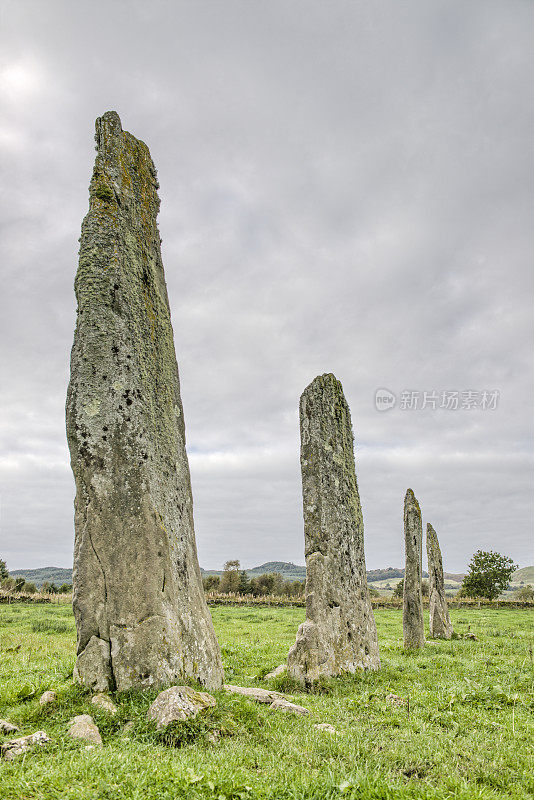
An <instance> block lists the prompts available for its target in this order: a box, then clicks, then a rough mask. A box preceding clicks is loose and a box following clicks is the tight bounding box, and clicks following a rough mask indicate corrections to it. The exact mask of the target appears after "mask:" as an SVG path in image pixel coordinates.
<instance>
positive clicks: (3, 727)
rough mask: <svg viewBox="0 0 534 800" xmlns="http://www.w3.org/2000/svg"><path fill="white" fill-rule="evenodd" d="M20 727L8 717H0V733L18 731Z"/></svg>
mask: <svg viewBox="0 0 534 800" xmlns="http://www.w3.org/2000/svg"><path fill="white" fill-rule="evenodd" d="M18 730H19V729H18V728H17V726H16V725H13V723H12V722H9V720H7V719H0V733H16V732H17V731H18Z"/></svg>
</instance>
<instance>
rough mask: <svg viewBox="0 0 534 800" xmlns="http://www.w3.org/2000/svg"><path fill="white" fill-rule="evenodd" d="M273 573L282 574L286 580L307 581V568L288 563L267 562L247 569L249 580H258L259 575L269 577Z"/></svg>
mask: <svg viewBox="0 0 534 800" xmlns="http://www.w3.org/2000/svg"><path fill="white" fill-rule="evenodd" d="M271 572H278V573H280V575H283V576H284V578H285V579H286V580H291V581H303V580H305V579H306V567H301V566H299V565H298V564H292V563H291V562H287V561H266V562H265V564H260V566H259V567H253V568H252V569H247V574H248V576H249V578H257V577H258V576H259V575H268V574H269V573H271Z"/></svg>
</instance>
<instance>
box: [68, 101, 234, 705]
mask: <svg viewBox="0 0 534 800" xmlns="http://www.w3.org/2000/svg"><path fill="white" fill-rule="evenodd" d="M95 139H96V144H97V147H96V149H97V156H96V161H95V167H94V171H93V177H92V179H91V184H90V188H89V193H90V201H89V212H88V214H87V216H86V217H85V219H84V221H83V224H82V236H81V239H80V242H81V244H80V254H79V267H78V272H77V275H76V281H75V290H76V297H77V300H78V312H77V323H76V332H75V334H74V345H73V348H72V356H71V378H70V384H69V390H68V396H67V437H68V442H69V448H70V453H71V464H72V470H73V472H74V478H75V481H76V500H75V530H76V536H75V551H74V576H73V580H74V599H73V605H74V614H75V618H76V627H77V633H78V658H77V661H76V667H75V677H76V679H77V680H78V681H79V682H81V683H83V684H85V685H87V686H89V687H90V688H91V689H92V690H93V691H94V692H106V691H109V690H113V689H117V690H120V691H122V690H125V689H128V688H130V687H134V686H150V685H153V684H154V685H156V684H168V683H172V682H174V681H175V680H176V679H177V678H178V677H180V676H182V677H183V676H188V677H192V678H196V679H198V680H199V681H201V682H202V683H203V684H205V685H206V686H209V687H212V688H217V687H219V686H220V685H221V684H222V679H223V670H222V663H221V656H220V650H219V646H218V643H217V640H216V638H215V632H214V629H213V625H212V621H211V617H210V614H209V611H208V607H207V605H206V601H205V599H204V593H203V590H202V581H201V576H200V569H199V566H198V559H197V552H196V545H195V535H194V528H193V501H192V495H191V483H190V477H189V466H188V461H187V455H186V451H185V428H184V416H183V411H182V403H181V400H180V384H179V379H178V367H177V364H176V355H175V352H174V341H173V332H172V326H171V317H170V311H169V301H168V297H167V288H166V285H165V276H164V273H163V264H162V260H161V251H160V242H161V240H160V238H159V231H158V228H157V224H156V216H157V213H158V209H159V198H158V194H157V189H158V188H159V185H158V181H157V177H156V170H155V168H154V165H153V163H152V159H151V157H150V153H149V150H148V148H147V146H146V145H145V144H144V143H143V142H141V141H139V140H138V139H136V138H135V137H134V136H132V135H131V134H130V133H127V132H126V131H123V130H122V126H121V121H120V119H119V117H118V115H117V114H116V113H115V112H114V111H109V112H107V113H106V114H104V116H103V117H100V118H99V119H97V121H96V137H95Z"/></svg>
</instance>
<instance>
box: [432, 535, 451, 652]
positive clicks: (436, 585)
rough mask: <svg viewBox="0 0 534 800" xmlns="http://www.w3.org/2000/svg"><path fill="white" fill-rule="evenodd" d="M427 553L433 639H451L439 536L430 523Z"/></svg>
mask: <svg viewBox="0 0 534 800" xmlns="http://www.w3.org/2000/svg"><path fill="white" fill-rule="evenodd" d="M426 552H427V556H428V593H429V608H430V635H431V636H432V638H433V639H451V638H452V634H453V628H452V622H451V618H450V617H449V609H448V608H447V598H446V597H445V581H444V580H443V562H442V560H441V550H440V547H439V541H438V535H437V533H436V531H435V530H434V528H433V527H432V525H431V524H430V522H427V526H426Z"/></svg>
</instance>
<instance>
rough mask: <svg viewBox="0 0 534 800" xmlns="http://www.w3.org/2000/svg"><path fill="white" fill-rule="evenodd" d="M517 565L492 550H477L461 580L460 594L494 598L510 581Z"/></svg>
mask: <svg viewBox="0 0 534 800" xmlns="http://www.w3.org/2000/svg"><path fill="white" fill-rule="evenodd" d="M516 569H517V565H516V564H514V562H513V560H512V559H511V558H509V557H508V556H503V555H501V553H495V552H494V551H493V550H488V551H486V550H477V552H476V553H475V554H474V555H473V557H472V559H471V561H470V563H469V567H468V572H467V575H466V576H465V578H464V579H463V581H462V587H461V589H460V596H463V597H486V598H487V599H488V600H495V598H496V597H498V596H499V595H500V593H501V592H502V591H504V589H506V587H507V586H508V584H509V583H510V579H511V577H512V575H513V574H514V572H515V571H516Z"/></svg>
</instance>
